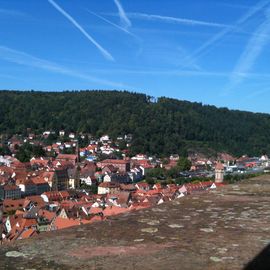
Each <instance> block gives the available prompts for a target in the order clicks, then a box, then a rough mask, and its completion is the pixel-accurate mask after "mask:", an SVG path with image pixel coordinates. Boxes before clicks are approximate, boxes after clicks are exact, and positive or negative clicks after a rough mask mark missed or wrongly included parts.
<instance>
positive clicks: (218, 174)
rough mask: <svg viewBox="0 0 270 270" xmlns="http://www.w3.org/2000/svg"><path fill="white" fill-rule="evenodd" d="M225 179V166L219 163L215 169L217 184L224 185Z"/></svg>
mask: <svg viewBox="0 0 270 270" xmlns="http://www.w3.org/2000/svg"><path fill="white" fill-rule="evenodd" d="M223 179H224V166H223V164H222V163H220V162H218V163H217V165H216V168H215V182H216V183H222V182H223Z"/></svg>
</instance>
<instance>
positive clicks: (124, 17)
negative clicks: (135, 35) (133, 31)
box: [114, 0, 131, 28]
mask: <svg viewBox="0 0 270 270" xmlns="http://www.w3.org/2000/svg"><path fill="white" fill-rule="evenodd" d="M114 3H115V5H116V6H117V8H118V13H119V17H120V19H121V21H122V24H123V25H124V27H126V28H127V27H130V26H131V21H130V20H129V18H128V17H127V15H126V12H125V10H124V8H123V7H122V5H121V3H120V1H119V0H114Z"/></svg>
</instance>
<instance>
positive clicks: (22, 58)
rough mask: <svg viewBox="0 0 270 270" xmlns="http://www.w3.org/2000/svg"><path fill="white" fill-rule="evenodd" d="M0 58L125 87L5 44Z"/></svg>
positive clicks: (0, 50)
mask: <svg viewBox="0 0 270 270" xmlns="http://www.w3.org/2000/svg"><path fill="white" fill-rule="evenodd" d="M0 59H3V60H5V61H8V62H11V63H15V64H19V65H23V66H29V67H34V68H39V69H43V70H47V71H49V72H53V73H57V74H63V75H68V76H72V77H76V78H80V79H83V80H86V81H91V82H95V83H99V84H102V85H108V86H111V87H121V88H123V87H125V88H126V87H127V86H124V85H123V84H122V83H117V82H112V81H107V80H104V79H99V78H96V77H93V76H91V75H89V74H86V73H81V72H79V71H76V70H73V69H69V68H67V67H63V66H61V65H58V64H56V63H53V62H50V61H48V60H45V59H41V58H38V57H36V56H33V55H30V54H28V53H25V52H22V51H18V50H14V49H11V48H8V47H5V46H0Z"/></svg>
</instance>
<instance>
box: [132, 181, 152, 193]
mask: <svg viewBox="0 0 270 270" xmlns="http://www.w3.org/2000/svg"><path fill="white" fill-rule="evenodd" d="M135 187H136V188H137V189H138V190H143V191H148V190H150V185H149V184H147V183H145V182H140V183H137V184H136V185H135Z"/></svg>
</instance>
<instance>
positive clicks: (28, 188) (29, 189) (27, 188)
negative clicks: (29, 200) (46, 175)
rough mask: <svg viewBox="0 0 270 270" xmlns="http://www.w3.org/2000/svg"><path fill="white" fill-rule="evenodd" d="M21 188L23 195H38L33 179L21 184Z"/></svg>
mask: <svg viewBox="0 0 270 270" xmlns="http://www.w3.org/2000/svg"><path fill="white" fill-rule="evenodd" d="M19 188H20V189H21V192H22V195H24V196H28V195H35V194H37V187H36V184H35V183H34V182H33V181H32V180H31V179H26V180H25V181H23V182H22V183H20V184H19Z"/></svg>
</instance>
